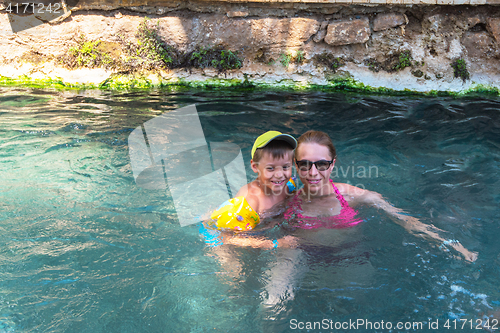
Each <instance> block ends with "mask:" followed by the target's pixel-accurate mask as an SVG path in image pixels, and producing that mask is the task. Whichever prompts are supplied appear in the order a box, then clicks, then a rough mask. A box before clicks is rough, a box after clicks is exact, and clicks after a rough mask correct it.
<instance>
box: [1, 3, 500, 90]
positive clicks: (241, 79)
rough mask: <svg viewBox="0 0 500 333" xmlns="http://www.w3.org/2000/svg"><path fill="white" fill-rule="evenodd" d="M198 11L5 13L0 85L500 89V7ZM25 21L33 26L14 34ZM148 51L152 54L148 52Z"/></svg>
mask: <svg viewBox="0 0 500 333" xmlns="http://www.w3.org/2000/svg"><path fill="white" fill-rule="evenodd" d="M175 4H177V6H176V5H175ZM182 4H184V5H182ZM196 4H197V3H196V2H192V1H188V2H175V3H174V2H171V5H170V6H164V5H163V6H160V5H158V6H136V7H127V8H123V7H121V6H109V5H108V6H107V5H101V6H100V7H99V6H98V5H97V4H92V3H90V2H87V3H86V5H85V6H87V7H82V6H81V3H80V7H73V8H68V13H69V14H68V15H67V16H66V17H65V18H62V19H61V18H60V17H59V18H57V19H54V20H53V21H52V22H50V21H46V22H43V21H40V23H38V22H37V24H33V22H34V20H40V19H39V18H37V17H35V16H29V15H24V16H23V15H15V14H14V13H7V12H6V11H5V5H4V10H3V11H2V13H1V14H0V47H1V48H2V50H3V52H2V53H0V75H2V76H4V77H10V78H16V77H19V76H20V75H27V77H29V78H32V79H49V78H50V79H52V80H53V79H56V78H60V80H62V81H63V82H66V83H71V84H93V85H99V84H102V83H104V82H106V83H109V82H112V81H116V80H118V81H120V82H122V83H123V84H125V85H126V81H127V80H132V81H133V80H137V79H140V80H142V82H145V83H146V84H152V85H155V84H157V85H158V84H176V83H179V82H183V83H189V82H198V83H200V82H212V83H213V82H217V84H222V85H224V84H226V83H227V82H230V83H231V84H238V83H244V84H246V85H248V84H254V85H259V84H265V85H271V86H280V85H292V86H310V85H320V86H336V85H337V86H338V85H339V84H340V85H343V86H345V84H346V83H349V84H353V85H358V86H363V85H364V86H365V87H368V86H369V87H382V88H389V89H394V90H405V89H409V90H414V91H424V92H429V91H433V90H437V91H463V90H467V89H470V88H473V87H474V86H477V85H484V86H488V87H490V88H495V89H498V88H500V80H499V78H500V66H499V61H500V48H499V45H500V44H499V43H500V8H499V7H495V6H490V5H484V6H467V5H463V6H435V5H425V6H403V5H400V6H385V5H382V6H345V5H344V6H343V5H331V4H328V5H323V6H322V5H320V4H312V5H311V4H298V5H297V4H295V5H293V4H290V3H288V4H285V5H282V6H281V7H280V6H279V4H275V3H273V4H271V5H266V4H259V3H251V4H250V3H241V2H238V3H226V2H224V3H220V2H219V3H218V2H208V1H201V2H199V3H198V7H197V6H196ZM0 8H1V6H0ZM85 8H97V9H92V10H88V9H85ZM146 16H147V17H148V18H149V19H147V20H145V17H146ZM16 20H17V21H16ZM20 20H21V21H22V20H25V21H26V24H31V26H33V27H32V28H30V29H25V30H22V31H19V32H17V33H13V32H12V24H13V22H18V24H19V22H20ZM141 29H142V30H141ZM141 31H142V32H141ZM141 33H142V35H141ZM144 34H146V35H147V36H146V37H147V38H149V39H144V38H146V37H144ZM148 34H149V35H148ZM143 37H144V38H143ZM141 38H142V39H141ZM148 40H149V41H152V43H153V44H154V45H153V46H151V45H150V46H151V47H152V48H149V49H147V50H149V51H147V52H146V51H145V50H146V46H145V45H146V44H147V43H149V42H148ZM92 42H93V44H92ZM85 43H87V44H85ZM89 45H90V46H92V47H93V48H95V50H90V51H89V52H90V53H89V54H91V57H92V56H95V54H99V56H100V57H102V59H104V60H102V61H101V62H98V61H94V62H93V63H92V62H88V61H86V60H85V59H84V58H85V54H84V53H85V52H84V51H85V50H83V46H85V47H87V48H89V47H90V46H89ZM92 47H90V48H92ZM148 47H149V46H148ZM75 50H76V51H75ZM154 50H156V51H154ZM162 50H163V51H162ZM165 50H166V51H165ZM207 50H209V52H207ZM87 51H88V50H87ZM94 51H95V53H94V55H92V52H94ZM224 51H225V52H226V53H223V52H224ZM229 51H230V52H231V53H230V55H231V56H233V55H234V56H235V57H237V59H238V60H234V61H233V60H231V59H229V58H228V54H229V53H228V52H229ZM78 52H80V53H78ZM141 52H142V53H141ZM148 52H149V53H154V52H157V53H158V54H159V58H155V59H156V60H155V61H153V62H151V61H150V62H147V61H146V60H144V59H145V58H144V57H150V58H151V57H154V56H155V55H154V54H148ZM217 52H219V53H221V54H222V56H221V55H220V54H219V55H217ZM82 54H83V55H82ZM68 55H69V58H71V57H73V60H74V61H73V62H71V61H69V60H68V59H69V58H68ZM79 57H80V58H79ZM202 57H209V58H207V59H202ZM210 57H211V58H210ZM169 59H170V60H169ZM234 59H236V58H234ZM70 60H71V59H70ZM150 60H151V59H150ZM205 60H206V61H205ZM221 61H222V62H221ZM230 61H233V65H231V66H229V65H228V63H229V62H230ZM238 61H240V62H241V63H238ZM70 63H71V66H70V65H69V64H70ZM146 64H149V65H146ZM152 64H153V65H152Z"/></svg>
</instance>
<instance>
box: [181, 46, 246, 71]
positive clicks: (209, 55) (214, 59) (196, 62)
mask: <svg viewBox="0 0 500 333" xmlns="http://www.w3.org/2000/svg"><path fill="white" fill-rule="evenodd" d="M186 58H187V60H186V61H185V62H184V63H183V65H184V66H186V67H195V68H207V67H213V68H216V69H218V70H219V71H226V70H230V69H239V68H241V67H242V66H243V60H242V59H240V58H238V54H237V52H233V51H230V50H225V49H223V48H222V47H215V48H212V47H200V48H198V49H196V50H195V51H193V52H192V53H191V54H190V55H189V56H188V57H186Z"/></svg>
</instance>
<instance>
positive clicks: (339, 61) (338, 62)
mask: <svg viewBox="0 0 500 333" xmlns="http://www.w3.org/2000/svg"><path fill="white" fill-rule="evenodd" d="M313 61H314V63H315V64H316V65H323V66H326V67H327V68H328V69H330V70H331V71H333V72H334V73H336V72H337V70H338V69H339V68H340V67H342V66H344V65H345V60H344V59H343V58H341V57H336V56H334V55H333V54H332V53H327V52H323V53H321V54H318V55H316V56H314V57H313Z"/></svg>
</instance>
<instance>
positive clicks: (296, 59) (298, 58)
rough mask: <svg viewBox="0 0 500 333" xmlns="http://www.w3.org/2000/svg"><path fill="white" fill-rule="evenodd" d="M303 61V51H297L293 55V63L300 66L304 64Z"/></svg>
mask: <svg viewBox="0 0 500 333" xmlns="http://www.w3.org/2000/svg"><path fill="white" fill-rule="evenodd" d="M305 59H306V56H305V53H304V51H302V50H298V51H297V53H296V54H295V57H294V59H293V61H294V62H295V63H297V64H302V63H304V60H305Z"/></svg>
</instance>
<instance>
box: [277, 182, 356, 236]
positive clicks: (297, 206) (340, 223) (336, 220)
mask: <svg viewBox="0 0 500 333" xmlns="http://www.w3.org/2000/svg"><path fill="white" fill-rule="evenodd" d="M330 183H331V184H332V186H333V190H334V191H335V195H336V196H337V199H338V200H339V201H340V205H341V207H342V208H341V210H340V213H339V214H338V215H335V216H326V217H313V216H304V215H302V213H301V211H302V205H301V202H302V200H301V199H300V198H299V194H300V192H301V191H302V190H300V191H298V192H297V194H296V195H295V196H294V197H293V198H292V200H291V201H290V203H289V205H288V208H287V210H286V212H285V219H287V220H289V221H290V220H291V219H293V220H294V221H293V223H290V226H293V227H297V228H301V229H317V228H325V229H341V228H350V227H353V226H355V225H356V224H358V223H360V222H363V220H361V219H356V218H355V217H356V214H357V213H358V212H357V211H356V210H354V209H353V208H352V207H350V206H349V204H348V203H347V201H346V200H345V199H344V197H343V196H342V194H340V191H339V189H338V188H337V187H336V186H335V184H334V183H333V181H332V180H331V179H330Z"/></svg>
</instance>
